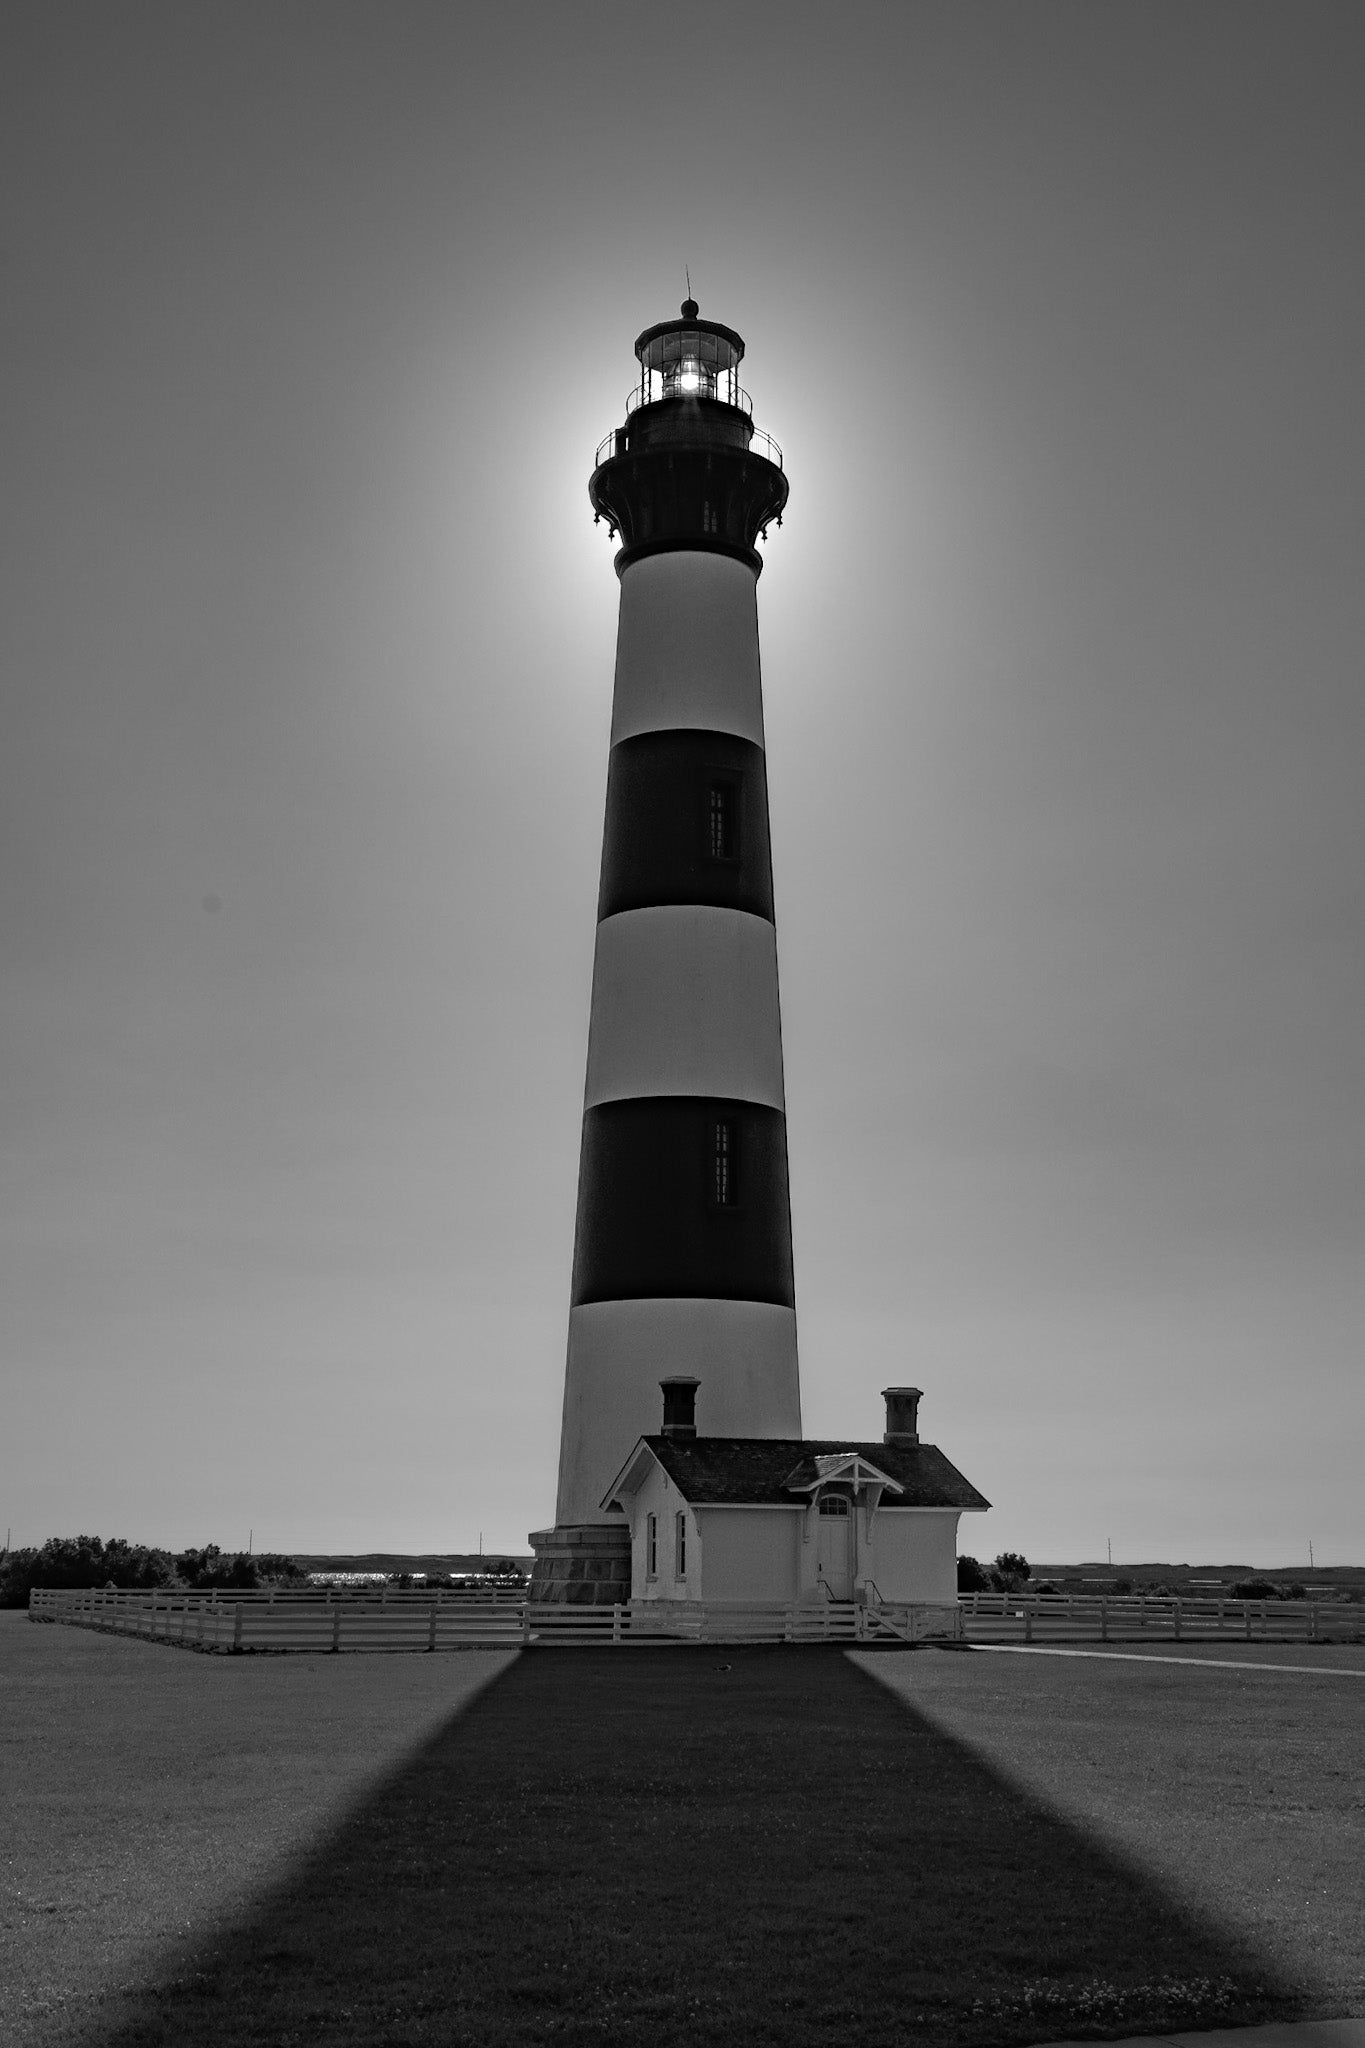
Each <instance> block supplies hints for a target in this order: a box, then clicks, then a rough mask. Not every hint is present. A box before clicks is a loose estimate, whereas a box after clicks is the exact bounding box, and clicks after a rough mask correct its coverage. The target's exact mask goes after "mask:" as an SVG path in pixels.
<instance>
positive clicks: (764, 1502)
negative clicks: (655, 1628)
mask: <svg viewBox="0 0 1365 2048" xmlns="http://www.w3.org/2000/svg"><path fill="white" fill-rule="evenodd" d="M699 1384H700V1382H699V1381H697V1380H695V1379H691V1378H683V1377H677V1378H673V1379H666V1380H663V1381H661V1382H660V1385H661V1386H662V1388H663V1395H664V1421H663V1428H662V1430H661V1431H660V1433H659V1435H658V1436H642V1437H641V1438H640V1439H639V1441H638V1442H637V1444H636V1446H635V1449H634V1450H633V1451H632V1452H631V1454H630V1456H629V1457H628V1458H627V1460H626V1462H625V1464H624V1466H623V1467H622V1468H621V1471H620V1473H619V1474H618V1476H617V1478H616V1479H615V1480H614V1482H613V1483H612V1486H611V1488H610V1489H609V1491H608V1492H607V1493H606V1495H605V1496H604V1497H603V1500H602V1507H603V1508H604V1509H605V1510H606V1512H607V1513H608V1514H616V1513H623V1514H624V1515H625V1516H626V1519H627V1521H628V1523H629V1526H630V1534H631V1588H630V1591H631V1599H632V1600H641V1601H646V1600H668V1601H687V1602H689V1603H690V1602H697V1601H701V1602H718V1601H727V1600H735V1601H753V1602H754V1603H756V1604H763V1605H769V1604H772V1605H779V1606H784V1607H785V1606H797V1605H800V1604H802V1603H804V1602H816V1601H823V1600H825V1599H834V1600H857V1601H874V1602H878V1603H880V1604H882V1605H886V1606H900V1605H902V1604H907V1605H920V1604H924V1605H949V1604H952V1603H953V1602H955V1601H956V1599H957V1522H958V1516H959V1515H961V1514H963V1513H964V1512H965V1513H967V1514H977V1513H980V1512H981V1511H982V1510H984V1509H985V1508H988V1507H989V1506H990V1502H989V1501H988V1500H986V1499H984V1498H983V1496H982V1495H981V1494H979V1493H978V1492H977V1490H976V1488H975V1487H974V1486H972V1485H970V1484H969V1482H968V1481H967V1480H966V1479H964V1478H963V1476H962V1474H961V1473H960V1472H959V1471H958V1470H957V1468H956V1467H955V1466H953V1465H950V1464H949V1462H948V1460H947V1459H946V1458H945V1457H944V1455H943V1453H942V1451H940V1450H938V1449H936V1448H935V1447H934V1445H932V1444H922V1443H921V1442H920V1440H919V1433H918V1429H917V1427H916V1422H917V1411H918V1407H919V1399H920V1390H919V1388H918V1387H888V1388H887V1389H886V1393H885V1399H886V1433H885V1435H884V1437H883V1439H882V1441H881V1442H880V1443H846V1442H837V1441H836V1442H831V1443H803V1442H802V1441H801V1440H800V1439H799V1438H786V1437H730V1436H698V1434H697V1429H696V1394H697V1387H698V1385H699Z"/></svg>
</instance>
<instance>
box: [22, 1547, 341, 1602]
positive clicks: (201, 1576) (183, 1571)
mask: <svg viewBox="0 0 1365 2048" xmlns="http://www.w3.org/2000/svg"><path fill="white" fill-rule="evenodd" d="M307 1577H308V1574H307V1572H306V1571H305V1570H304V1568H303V1566H302V1565H301V1564H299V1563H298V1562H297V1560H296V1559H295V1558H292V1557H286V1556H285V1555H284V1553H283V1552H281V1551H275V1550H267V1551H258V1552H255V1553H248V1552H247V1551H244V1550H238V1551H224V1550H220V1549H219V1547H218V1545H217V1544H216V1543H206V1544H204V1546H203V1547H202V1549H199V1550H180V1551H174V1552H173V1551H169V1550H158V1549H155V1548H153V1547H152V1546H151V1545H149V1544H146V1543H129V1542H128V1541H127V1540H126V1538H124V1537H122V1536H111V1537H110V1538H109V1539H108V1540H107V1541H105V1539H104V1538H102V1537H99V1536H49V1538H48V1540H47V1542H46V1543H44V1544H42V1545H41V1546H40V1547H38V1548H30V1549H26V1550H10V1551H6V1552H5V1554H4V1555H3V1557H0V1607H27V1606H28V1596H29V1594H30V1593H31V1592H32V1591H33V1589H34V1587H35V1586H39V1587H48V1586H114V1587H116V1588H118V1589H120V1590H141V1589H145V1588H148V1587H154V1586H178V1587H186V1588H193V1589H196V1590H197V1589H201V1588H203V1589H208V1588H211V1587H214V1586H222V1587H231V1588H234V1589H235V1590H236V1591H238V1592H251V1591H253V1590H254V1589H255V1588H256V1587H258V1586H288V1585H302V1584H303V1583H304V1581H305V1580H306V1579H307Z"/></svg>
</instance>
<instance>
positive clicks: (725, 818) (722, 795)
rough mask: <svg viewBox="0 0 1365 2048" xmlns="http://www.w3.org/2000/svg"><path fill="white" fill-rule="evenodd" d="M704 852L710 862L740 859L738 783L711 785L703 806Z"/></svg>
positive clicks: (728, 779) (727, 782)
mask: <svg viewBox="0 0 1365 2048" xmlns="http://www.w3.org/2000/svg"><path fill="white" fill-rule="evenodd" d="M706 849H707V852H708V853H709V854H710V856H711V859H712V860H738V859H739V781H738V778H737V777H736V778H735V779H733V780H731V779H730V778H728V777H727V779H726V780H725V781H724V782H719V781H717V782H713V783H712V784H711V788H710V793H709V795H708V797H707V806H706Z"/></svg>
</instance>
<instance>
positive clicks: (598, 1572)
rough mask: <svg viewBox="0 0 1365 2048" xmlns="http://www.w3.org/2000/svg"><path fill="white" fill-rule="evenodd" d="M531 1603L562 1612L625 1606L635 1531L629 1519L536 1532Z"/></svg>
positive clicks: (531, 1540) (532, 1541) (532, 1543)
mask: <svg viewBox="0 0 1365 2048" xmlns="http://www.w3.org/2000/svg"><path fill="white" fill-rule="evenodd" d="M526 1540H527V1542H528V1543H529V1544H530V1546H531V1548H532V1550H533V1551H534V1552H535V1563H534V1564H533V1565H532V1567H531V1587H530V1598H531V1599H532V1600H543V1601H547V1602H549V1601H553V1602H555V1603H557V1604H558V1605H559V1606H561V1607H617V1606H620V1607H624V1606H626V1605H627V1604H628V1602H629V1600H630V1530H629V1528H628V1527H627V1526H626V1523H625V1521H624V1519H621V1520H618V1521H615V1522H590V1523H586V1524H580V1525H579V1526H578V1527H575V1528H559V1529H533V1530H532V1531H531V1533H530V1535H529V1536H528V1537H527V1539H526Z"/></svg>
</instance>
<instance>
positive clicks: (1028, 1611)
mask: <svg viewBox="0 0 1365 2048" xmlns="http://www.w3.org/2000/svg"><path fill="white" fill-rule="evenodd" d="M1024 1641H1025V1642H1026V1643H1031V1642H1032V1641H1033V1609H1032V1608H1031V1607H1026V1608H1025V1609H1024Z"/></svg>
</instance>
